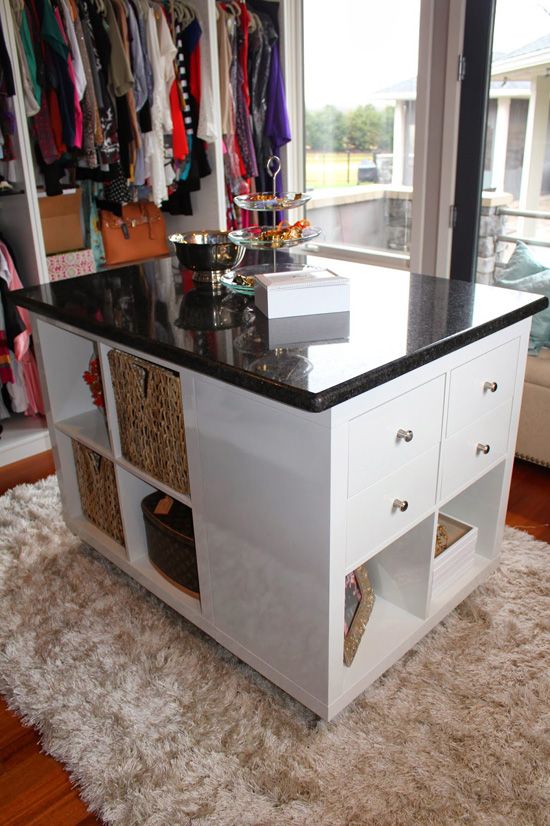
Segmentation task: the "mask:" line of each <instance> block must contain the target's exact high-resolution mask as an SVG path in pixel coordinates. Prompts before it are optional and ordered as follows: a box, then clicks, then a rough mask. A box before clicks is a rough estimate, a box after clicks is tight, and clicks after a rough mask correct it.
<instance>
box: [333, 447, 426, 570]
mask: <svg viewBox="0 0 550 826" xmlns="http://www.w3.org/2000/svg"><path fill="white" fill-rule="evenodd" d="M438 466H439V443H438V444H436V445H434V446H433V447H431V448H430V449H429V450H427V451H426V452H425V453H422V455H421V456H417V458H416V459H413V461H412V462H409V463H408V464H407V465H404V466H403V467H401V468H399V470H397V471H395V473H392V474H390V475H389V476H386V477H385V478H384V479H382V480H381V481H380V482H377V483H376V484H375V485H371V486H370V487H369V488H366V489H365V490H363V491H361V492H360V493H358V494H357V495H356V496H354V497H353V498H352V499H349V500H348V535H347V547H346V567H347V568H348V569H349V568H350V567H351V566H353V567H354V568H355V567H357V566H358V565H359V564H361V563H362V562H364V561H365V559H366V558H367V555H368V553H367V552H368V551H372V553H374V552H376V549H377V548H379V547H380V546H381V545H382V544H383V543H385V542H389V541H390V540H391V539H392V537H394V536H396V535H397V534H399V533H400V532H401V531H402V530H405V529H406V528H408V526H409V525H411V524H412V523H413V522H415V521H416V520H417V519H419V518H421V517H422V515H423V514H425V513H426V512H427V511H429V510H430V508H432V507H433V506H434V504H435V498H436V490H437V471H438ZM371 555H372V554H371Z"/></svg>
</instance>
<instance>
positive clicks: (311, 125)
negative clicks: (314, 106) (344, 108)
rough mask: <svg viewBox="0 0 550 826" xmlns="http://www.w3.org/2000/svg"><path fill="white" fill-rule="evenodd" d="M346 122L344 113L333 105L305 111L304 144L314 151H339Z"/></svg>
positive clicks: (342, 144) (342, 146) (342, 145)
mask: <svg viewBox="0 0 550 826" xmlns="http://www.w3.org/2000/svg"><path fill="white" fill-rule="evenodd" d="M345 132H346V123H345V116H344V113H343V112H341V111H340V110H339V109H337V108H336V107H335V106H325V107H324V108H323V109H320V110H318V111H316V112H306V144H307V146H309V148H310V149H313V150H315V151H316V152H341V151H342V149H343V148H344V137H345Z"/></svg>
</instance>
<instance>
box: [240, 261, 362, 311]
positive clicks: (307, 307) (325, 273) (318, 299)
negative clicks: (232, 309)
mask: <svg viewBox="0 0 550 826" xmlns="http://www.w3.org/2000/svg"><path fill="white" fill-rule="evenodd" d="M255 300H256V307H257V308H258V309H259V310H260V311H261V312H262V313H263V314H264V315H266V316H267V317H268V318H285V317H286V316H303V315H316V314H318V313H345V312H347V311H348V310H349V308H350V287H349V280H348V279H347V278H343V277H342V276H341V275H337V274H336V273H334V272H332V270H295V271H292V272H275V273H259V274H258V275H256V289H255Z"/></svg>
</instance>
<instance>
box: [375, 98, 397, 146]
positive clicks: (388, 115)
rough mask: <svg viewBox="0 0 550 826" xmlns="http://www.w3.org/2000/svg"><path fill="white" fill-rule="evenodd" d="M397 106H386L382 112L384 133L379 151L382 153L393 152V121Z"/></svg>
mask: <svg viewBox="0 0 550 826" xmlns="http://www.w3.org/2000/svg"><path fill="white" fill-rule="evenodd" d="M394 117H395V106H386V108H385V109H384V110H383V112H382V131H381V134H380V143H379V144H378V149H379V151H380V152H393V119H394Z"/></svg>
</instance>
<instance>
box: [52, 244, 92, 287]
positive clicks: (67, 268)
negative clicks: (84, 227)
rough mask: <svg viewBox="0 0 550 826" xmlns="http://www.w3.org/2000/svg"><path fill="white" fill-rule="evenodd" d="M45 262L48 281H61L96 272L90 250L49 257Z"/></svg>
mask: <svg viewBox="0 0 550 826" xmlns="http://www.w3.org/2000/svg"><path fill="white" fill-rule="evenodd" d="M47 261H48V274H49V276H50V281H62V280H63V279H64V278H75V276H77V275H88V273H91V272H96V265H95V259H94V254H93V252H92V251H91V250H90V249H85V250H75V251H74V252H63V253H61V254H60V255H50V256H48V259H47Z"/></svg>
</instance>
